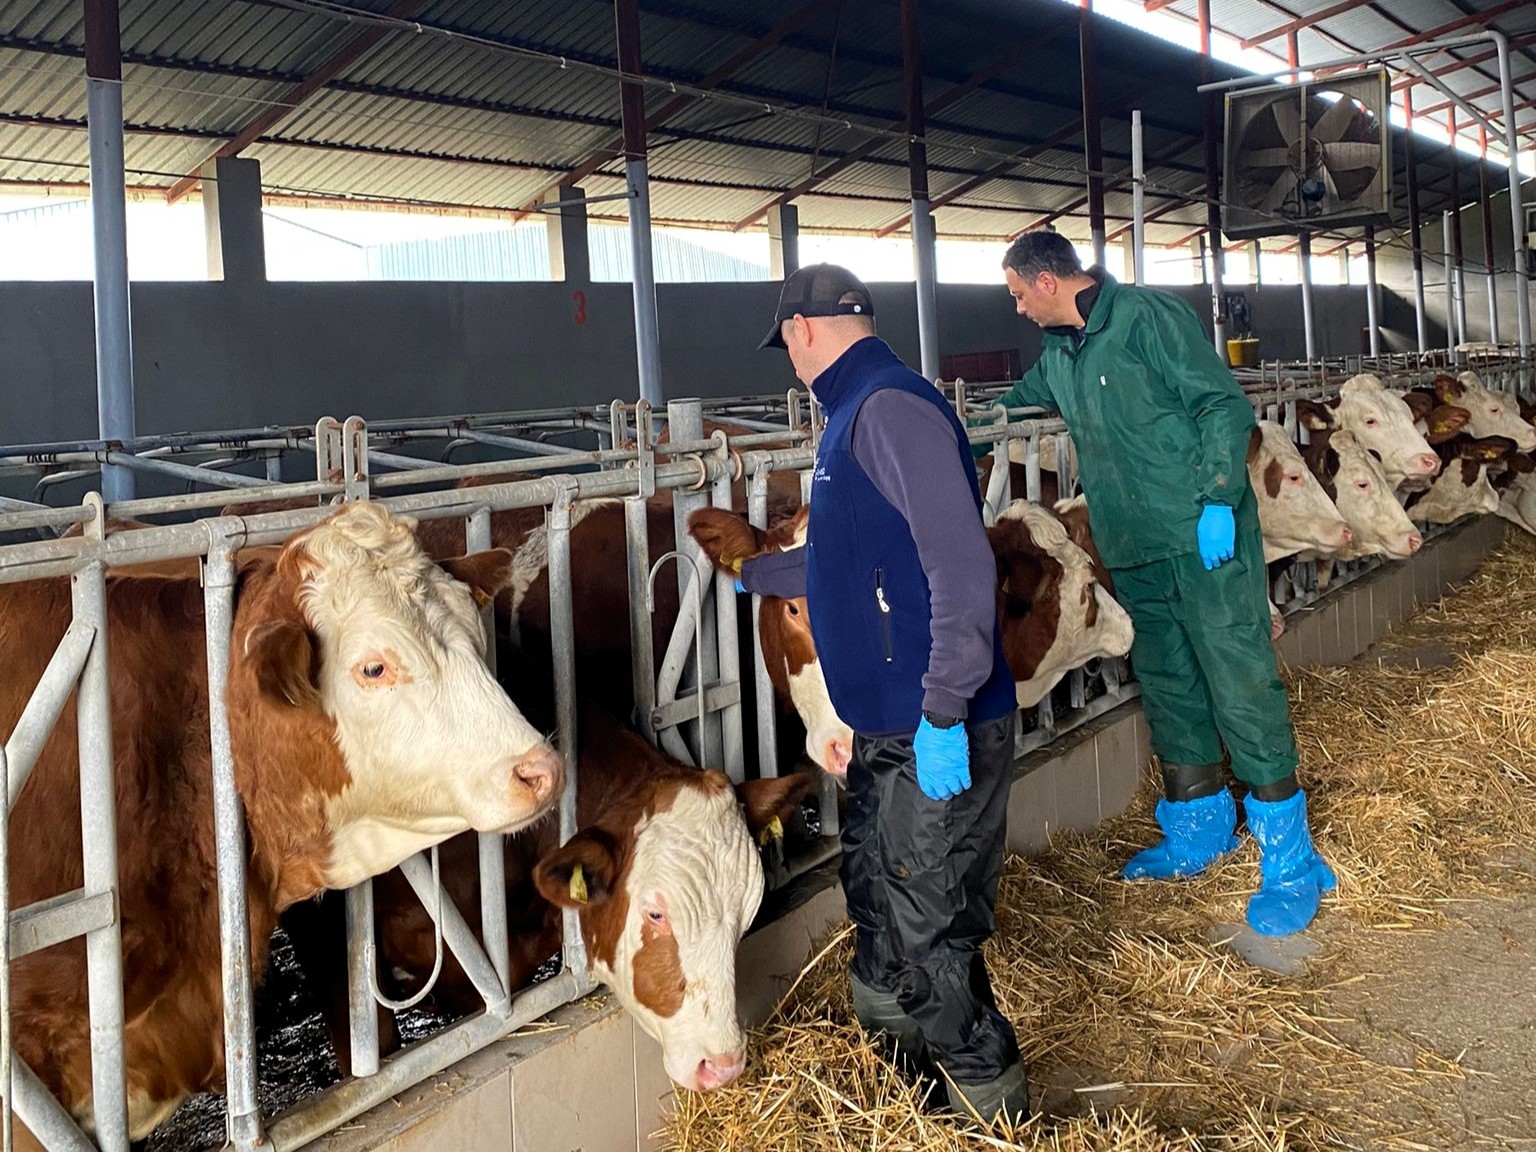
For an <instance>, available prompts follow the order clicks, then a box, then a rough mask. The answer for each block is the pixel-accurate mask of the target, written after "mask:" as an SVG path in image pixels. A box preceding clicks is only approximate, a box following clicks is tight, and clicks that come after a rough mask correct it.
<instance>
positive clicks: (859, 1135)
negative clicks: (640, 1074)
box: [665, 533, 1536, 1152]
mask: <svg viewBox="0 0 1536 1152" xmlns="http://www.w3.org/2000/svg"><path fill="white" fill-rule="evenodd" d="M1511 536H1512V539H1511V541H1510V543H1509V544H1508V545H1507V546H1506V547H1505V548H1504V549H1503V550H1502V551H1500V552H1499V553H1497V554H1496V555H1494V556H1492V557H1490V558H1489V560H1488V561H1487V562H1486V563H1485V564H1484V565H1483V567H1482V569H1481V570H1480V572H1479V573H1478V575H1477V576H1476V577H1475V578H1474V579H1473V580H1472V582H1471V583H1470V584H1468V585H1467V586H1466V587H1465V588H1463V589H1462V590H1460V591H1458V592H1456V593H1454V594H1452V595H1450V596H1448V597H1446V598H1445V599H1444V600H1442V601H1441V602H1440V603H1439V604H1438V605H1436V606H1435V607H1434V608H1432V609H1429V610H1427V611H1425V612H1422V613H1420V614H1419V615H1418V616H1416V617H1414V618H1413V619H1412V620H1411V621H1410V622H1409V623H1407V624H1406V625H1404V626H1403V627H1402V628H1401V629H1399V630H1398V631H1396V632H1395V633H1394V634H1393V635H1392V637H1391V638H1390V639H1389V640H1388V641H1386V642H1384V643H1383V644H1380V645H1377V646H1376V647H1375V648H1373V649H1372V650H1370V651H1369V652H1367V653H1366V654H1365V655H1364V656H1363V657H1361V658H1360V659H1358V660H1357V661H1356V662H1355V663H1353V664H1352V665H1349V666H1345V667H1339V668H1323V669H1316V670H1312V669H1308V670H1305V671H1302V672H1299V673H1296V674H1294V675H1293V676H1291V677H1290V678H1289V681H1288V682H1289V687H1290V689H1291V694H1292V699H1293V701H1294V704H1295V720H1296V725H1297V735H1298V738H1299V740H1300V743H1301V747H1302V757H1303V759H1302V763H1303V766H1304V769H1305V771H1306V773H1307V783H1308V787H1309V789H1312V790H1313V791H1312V793H1311V794H1312V795H1313V796H1314V797H1315V813H1316V824H1315V827H1316V835H1317V837H1318V840H1319V844H1320V848H1321V850H1322V851H1323V852H1324V854H1325V855H1326V856H1327V858H1328V859H1329V860H1330V861H1332V862H1333V865H1334V867H1335V869H1336V871H1337V873H1338V877H1339V889H1338V891H1337V893H1336V894H1335V895H1334V896H1333V897H1332V898H1330V899H1328V900H1327V901H1325V903H1324V908H1323V913H1322V914H1321V915H1320V917H1319V919H1318V921H1317V924H1316V926H1315V928H1314V930H1313V931H1312V932H1311V933H1309V940H1308V943H1309V944H1310V946H1311V947H1312V948H1313V949H1314V951H1313V954H1312V955H1310V956H1307V957H1301V956H1295V955H1292V956H1289V957H1287V956H1283V955H1282V956H1275V955H1271V956H1270V957H1269V958H1268V960H1269V961H1270V962H1273V961H1275V960H1279V961H1281V962H1282V963H1281V964H1280V966H1282V967H1283V966H1284V963H1283V962H1284V961H1285V960H1287V959H1289V960H1292V961H1296V962H1297V965H1296V969H1297V970H1296V971H1295V972H1294V973H1293V974H1292V975H1280V974H1277V973H1276V972H1274V971H1270V970H1266V969H1264V968H1260V967H1256V966H1254V965H1252V964H1250V963H1248V962H1247V961H1245V960H1244V959H1243V958H1241V957H1240V956H1239V955H1238V954H1237V953H1236V952H1235V951H1234V949H1233V947H1231V946H1229V945H1228V944H1227V943H1224V942H1223V940H1224V935H1225V936H1227V937H1229V936H1230V930H1229V929H1224V928H1223V927H1221V926H1223V925H1229V924H1236V923H1240V922H1241V919H1242V910H1243V900H1244V898H1245V896H1246V895H1247V893H1249V892H1251V891H1252V890H1253V889H1254V887H1255V885H1256V883H1257V879H1258V877H1257V868H1258V854H1257V851H1256V850H1255V848H1254V846H1253V844H1252V841H1251V839H1247V838H1245V841H1244V846H1243V848H1242V849H1240V850H1239V852H1238V853H1237V854H1236V855H1235V856H1234V857H1233V858H1232V859H1231V860H1229V861H1228V862H1227V863H1226V864H1225V865H1224V866H1222V867H1219V868H1217V869H1214V870H1213V871H1212V872H1210V873H1208V874H1207V875H1206V876H1205V877H1204V878H1201V879H1199V880H1196V881H1193V882H1191V883H1189V884H1187V885H1184V886H1172V885H1152V884H1140V885H1128V884H1125V883H1123V882H1121V881H1119V880H1117V879H1114V878H1113V877H1114V876H1115V874H1116V871H1117V868H1118V865H1119V864H1120V863H1121V862H1123V861H1124V860H1125V859H1126V858H1127V856H1128V855H1130V853H1131V852H1132V851H1133V850H1134V847H1135V846H1136V845H1139V844H1145V843H1147V842H1148V840H1149V837H1150V836H1151V834H1152V820H1151V808H1152V802H1153V800H1154V799H1155V797H1154V795H1153V793H1152V791H1151V790H1150V789H1144V790H1143V792H1142V795H1141V796H1140V798H1139V800H1138V803H1137V804H1136V805H1135V806H1133V808H1132V809H1131V810H1130V811H1129V812H1128V813H1127V814H1126V815H1124V816H1122V817H1120V818H1118V819H1115V820H1113V821H1109V822H1106V823H1105V824H1103V825H1101V826H1100V828H1099V829H1098V830H1097V831H1096V832H1094V833H1092V834H1078V833H1069V834H1065V835H1063V836H1061V837H1060V838H1058V839H1057V840H1056V841H1055V843H1054V845H1053V848H1052V850H1051V851H1050V852H1049V853H1047V854H1044V855H1042V856H1039V857H1035V858H1030V859H1023V858H1014V859H1011V860H1010V861H1009V863H1008V866H1007V868H1006V870H1005V873H1004V878H1003V888H1002V892H1001V896H1000V901H999V924H998V932H997V935H996V936H995V938H994V940H993V950H992V955H991V957H990V963H991V965H992V971H993V974H994V982H995V984H996V986H997V991H998V996H999V999H1000V1001H1001V1006H1002V1008H1003V1010H1004V1011H1005V1012H1006V1013H1007V1014H1008V1015H1009V1016H1010V1017H1011V1018H1012V1019H1013V1021H1014V1022H1015V1024H1016V1025H1017V1027H1018V1032H1019V1038H1020V1042H1021V1044H1022V1045H1023V1046H1024V1054H1025V1059H1026V1060H1027V1061H1028V1062H1029V1064H1030V1069H1031V1075H1032V1077H1033V1078H1034V1079H1035V1080H1036V1081H1037V1082H1038V1083H1037V1091H1043V1094H1044V1107H1045V1111H1046V1116H1045V1117H1044V1118H1043V1119H1037V1120H1036V1121H1035V1122H1033V1123H1032V1124H1031V1125H1030V1126H1029V1127H1027V1128H1025V1129H1020V1130H1018V1131H1017V1132H1012V1133H1009V1132H1002V1131H997V1130H984V1129H983V1128H981V1127H980V1126H979V1125H975V1124H966V1123H963V1122H959V1121H955V1120H951V1119H945V1118H938V1117H935V1116H933V1115H930V1114H929V1113H927V1112H926V1111H925V1110H924V1109H923V1107H922V1105H921V1092H920V1090H919V1089H918V1088H916V1087H914V1086H913V1085H912V1084H910V1083H909V1082H907V1081H906V1080H904V1079H903V1078H902V1077H901V1076H900V1075H898V1074H896V1073H895V1072H894V1071H893V1070H892V1068H891V1066H890V1065H889V1064H886V1063H885V1062H884V1061H883V1060H882V1058H881V1056H880V1054H879V1053H878V1052H877V1051H876V1050H874V1049H872V1048H871V1047H870V1046H869V1045H868V1044H867V1043H865V1042H864V1041H863V1040H862V1039H861V1036H860V1033H859V1032H858V1030H857V1028H856V1027H855V1026H854V1025H853V1024H852V1013H851V1008H850V1005H849V1004H848V1002H847V990H846V989H847V982H846V978H845V976H844V973H845V971H846V965H847V962H848V959H849V954H850V951H851V949H850V947H849V944H848V941H847V939H846V938H839V939H834V940H833V941H831V942H830V943H829V946H828V947H827V949H826V950H824V951H823V952H822V953H821V954H820V955H819V956H818V957H817V959H816V960H815V961H814V962H813V963H812V964H811V965H810V967H809V968H808V969H807V970H806V971H805V972H804V973H803V974H802V977H801V979H800V981H799V982H798V984H797V985H796V986H795V987H794V988H793V990H792V991H791V993H790V995H789V996H788V997H787V999H786V1001H785V1003H784V1004H783V1005H782V1006H781V1008H780V1010H779V1012H778V1014H777V1015H776V1017H775V1018H774V1019H773V1020H772V1021H770V1023H769V1024H768V1025H767V1026H766V1027H765V1028H764V1029H762V1030H761V1031H760V1032H758V1033H757V1034H756V1036H755V1037H754V1048H753V1053H752V1059H751V1061H750V1064H749V1072H748V1074H747V1076H746V1077H745V1078H744V1079H743V1081H742V1082H741V1084H740V1087H732V1088H731V1089H729V1090H726V1091H721V1092H718V1093H715V1094H713V1095H710V1096H697V1095H693V1096H687V1097H686V1098H685V1099H682V1098H680V1099H679V1101H678V1103H677V1109H678V1110H677V1112H676V1114H675V1115H674V1118H673V1121H672V1123H671V1125H670V1127H669V1129H668V1130H667V1132H666V1133H665V1138H666V1139H667V1140H668V1141H669V1143H670V1146H672V1147H675V1148H677V1149H679V1150H680V1152H695V1150H698V1152H702V1150H704V1149H711V1150H713V1149H741V1150H746V1149H762V1148H775V1149H783V1150H786V1152H823V1150H831V1149H848V1148H881V1149H897V1148H914V1149H917V1148H920V1149H935V1150H939V1149H982V1148H992V1149H1012V1148H1028V1149H1034V1148H1039V1149H1052V1150H1060V1152H1079V1150H1089V1149H1092V1150H1098V1152H1154V1150H1156V1152H1163V1150H1169V1152H1171V1150H1174V1149H1180V1150H1190V1152H1195V1150H1200V1149H1239V1148H1240V1149H1245V1150H1255V1152H1260V1150H1263V1152H1279V1150H1281V1149H1292V1150H1305V1149H1323V1148H1340V1147H1347V1148H1369V1149H1381V1150H1386V1149H1392V1150H1403V1152H1407V1150H1417V1149H1435V1150H1437V1152H1438V1150H1443V1149H1452V1148H1456V1149H1461V1148H1501V1149H1504V1148H1518V1147H1524V1146H1529V1145H1536V1066H1533V1061H1536V1056H1533V1045H1532V1044H1531V1043H1530V1040H1531V1036H1530V1024H1529V1019H1528V1016H1529V1013H1528V1011H1527V1010H1526V1009H1516V1007H1515V1003H1514V999H1512V998H1518V997H1519V993H1516V992H1515V991H1514V989H1518V988H1519V987H1521V986H1522V985H1523V984H1525V983H1527V982H1528V980H1529V974H1530V972H1531V971H1532V967H1533V964H1536V957H1533V955H1532V948H1533V945H1532V943H1531V942H1532V940H1533V939H1536V932H1533V931H1532V929H1533V928H1536V867H1533V864H1536V852H1533V849H1532V843H1533V834H1536V803H1533V800H1532V795H1531V790H1532V786H1533V783H1536V597H1533V596H1532V595H1531V593H1530V589H1531V588H1532V587H1533V585H1536V540H1533V539H1532V538H1531V537H1529V536H1525V535H1523V534H1519V535H1517V534H1513V533H1512V534H1511ZM1526 1008H1527V1009H1528V1005H1527V1006H1526ZM941 1094H942V1093H941Z"/></svg>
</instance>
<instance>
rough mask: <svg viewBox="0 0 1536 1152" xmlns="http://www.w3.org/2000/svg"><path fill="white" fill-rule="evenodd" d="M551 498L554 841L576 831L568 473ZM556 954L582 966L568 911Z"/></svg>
mask: <svg viewBox="0 0 1536 1152" xmlns="http://www.w3.org/2000/svg"><path fill="white" fill-rule="evenodd" d="M554 480H555V500H554V502H553V503H552V504H551V505H550V509H549V528H548V534H547V537H548V541H549V638H550V645H551V648H552V649H553V656H554V665H555V667H554V673H555V716H556V731H557V734H558V738H559V740H560V753H561V755H563V756H564V757H565V792H564V793H562V794H561V796H560V843H562V844H564V843H565V842H566V841H567V840H569V839H570V838H571V837H572V836H574V835H576V790H577V788H578V787H579V785H578V782H577V780H578V773H577V763H578V759H579V754H580V749H579V748H578V747H577V743H576V740H577V729H576V624H575V616H574V605H573V602H572V598H571V502H572V499H573V498H574V496H575V493H576V490H577V484H576V483H575V482H574V480H573V478H572V477H569V476H557V477H555V478H554ZM561 925H562V928H563V934H564V935H563V941H562V944H561V949H560V951H561V956H562V957H563V959H564V966H565V969H566V970H567V971H568V972H585V971H586V970H587V948H586V942H585V941H584V940H583V939H582V936H581V920H580V918H579V917H578V916H577V914H576V912H575V910H574V909H571V908H566V909H564V910H563V911H562V913H561Z"/></svg>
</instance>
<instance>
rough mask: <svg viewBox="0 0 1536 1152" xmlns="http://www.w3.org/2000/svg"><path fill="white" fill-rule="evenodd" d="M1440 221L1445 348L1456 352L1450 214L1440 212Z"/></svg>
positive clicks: (1454, 285)
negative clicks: (1442, 235)
mask: <svg viewBox="0 0 1536 1152" xmlns="http://www.w3.org/2000/svg"><path fill="white" fill-rule="evenodd" d="M1440 222H1441V225H1442V229H1443V232H1444V242H1445V349H1446V351H1447V352H1449V353H1450V354H1451V355H1452V356H1455V354H1456V277H1455V276H1454V275H1453V274H1452V272H1451V214H1450V212H1448V211H1447V212H1442V213H1441V214H1440Z"/></svg>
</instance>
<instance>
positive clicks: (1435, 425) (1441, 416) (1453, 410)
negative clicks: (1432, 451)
mask: <svg viewBox="0 0 1536 1152" xmlns="http://www.w3.org/2000/svg"><path fill="white" fill-rule="evenodd" d="M1423 419H1424V422H1425V424H1426V425H1427V426H1428V429H1429V431H1428V433H1427V435H1426V437H1425V438H1426V439H1427V440H1428V441H1429V442H1430V443H1431V444H1439V443H1441V442H1442V441H1445V440H1449V439H1450V438H1451V437H1452V436H1455V435H1456V434H1457V433H1458V432H1460V431H1461V430H1462V429H1463V428H1465V427H1466V426H1467V421H1469V420H1471V419H1472V413H1470V412H1468V411H1467V410H1466V409H1465V408H1458V407H1456V405H1454V404H1441V405H1440V406H1439V407H1438V408H1436V409H1435V410H1434V411H1433V412H1431V413H1430V414H1429V415H1428V416H1426V417H1424V418H1423Z"/></svg>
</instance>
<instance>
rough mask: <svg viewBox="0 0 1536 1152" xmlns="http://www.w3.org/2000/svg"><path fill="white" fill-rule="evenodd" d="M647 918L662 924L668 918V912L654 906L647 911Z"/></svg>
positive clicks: (653, 922)
mask: <svg viewBox="0 0 1536 1152" xmlns="http://www.w3.org/2000/svg"><path fill="white" fill-rule="evenodd" d="M645 918H646V919H647V920H649V921H650V922H651V923H652V924H660V923H661V922H662V921H663V920H665V919H666V918H667V914H666V913H665V912H663V911H661V909H659V908H652V909H650V911H648V912H646V914H645Z"/></svg>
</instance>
